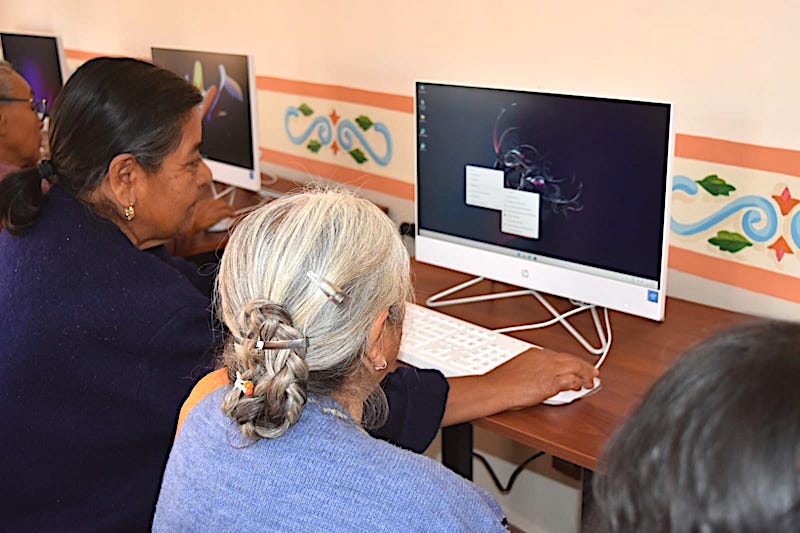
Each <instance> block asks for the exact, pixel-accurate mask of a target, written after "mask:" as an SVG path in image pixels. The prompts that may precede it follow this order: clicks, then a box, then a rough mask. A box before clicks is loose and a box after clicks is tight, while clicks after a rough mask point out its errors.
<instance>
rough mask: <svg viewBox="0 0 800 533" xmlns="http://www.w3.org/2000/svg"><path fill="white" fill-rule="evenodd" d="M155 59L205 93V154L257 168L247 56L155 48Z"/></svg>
mask: <svg viewBox="0 0 800 533" xmlns="http://www.w3.org/2000/svg"><path fill="white" fill-rule="evenodd" d="M152 53H153V63H155V64H156V65H159V66H161V67H164V68H166V69H169V70H171V71H173V72H175V73H177V74H179V75H180V76H183V77H184V78H186V79H187V80H189V81H190V82H192V83H193V84H194V85H195V86H196V87H197V88H198V89H199V90H200V92H201V93H202V94H203V145H202V148H201V151H202V153H203V157H206V158H208V159H211V160H213V161H219V162H222V163H228V164H231V165H235V166H238V167H244V168H250V169H252V168H253V165H254V161H253V133H252V126H251V120H250V105H251V98H252V96H251V95H250V92H249V75H250V73H249V72H248V66H247V56H245V55H235V54H219V53H212V52H196V51H189V50H170V49H165V48H153V49H152Z"/></svg>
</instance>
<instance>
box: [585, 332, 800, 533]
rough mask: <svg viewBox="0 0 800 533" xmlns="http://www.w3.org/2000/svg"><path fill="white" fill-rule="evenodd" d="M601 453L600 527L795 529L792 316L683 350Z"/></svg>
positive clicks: (799, 461) (799, 478)
mask: <svg viewBox="0 0 800 533" xmlns="http://www.w3.org/2000/svg"><path fill="white" fill-rule="evenodd" d="M605 463H606V470H605V472H604V473H602V474H599V475H597V476H596V477H595V481H594V494H595V496H596V502H597V509H596V511H597V513H596V514H597V516H596V519H597V524H596V527H597V529H599V530H602V531H611V532H615V533H616V532H638V531H641V532H648V533H658V532H762V531H769V532H771V533H776V532H778V533H780V532H794V531H798V530H800V324H794V323H783V322H764V323H758V324H751V325H747V326H744V327H739V328H736V329H733V330H730V331H727V332H724V333H721V334H719V335H717V336H716V337H713V338H712V339H709V340H707V341H705V342H703V343H702V344H700V345H698V346H696V347H694V348H693V349H691V350H690V351H689V352H688V353H686V355H684V356H683V357H682V358H681V359H680V360H679V361H678V362H677V363H676V364H675V366H674V367H673V368H672V369H670V370H669V371H668V372H667V373H666V374H665V375H664V376H663V377H662V378H661V379H660V380H659V381H658V382H657V383H656V385H655V386H654V387H653V388H652V389H651V391H650V392H649V393H648V395H647V397H646V398H645V400H644V402H643V403H642V404H641V406H640V407H639V408H638V409H637V410H636V412H635V413H634V414H633V416H632V417H631V418H630V419H629V420H628V421H627V423H626V424H625V425H624V426H623V427H622V428H621V429H620V430H619V431H618V432H617V433H616V434H615V436H614V437H613V438H612V439H611V441H610V442H609V444H608V445H607V447H606V451H605Z"/></svg>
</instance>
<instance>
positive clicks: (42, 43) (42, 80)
mask: <svg viewBox="0 0 800 533" xmlns="http://www.w3.org/2000/svg"><path fill="white" fill-rule="evenodd" d="M0 45H1V46H2V47H3V59H5V60H6V61H8V62H9V63H11V65H12V66H13V67H14V70H16V71H17V72H19V74H20V75H21V76H22V77H23V78H25V81H27V82H28V85H30V86H31V89H33V94H35V95H36V97H37V98H46V99H47V102H48V107H52V104H53V102H55V100H56V97H57V96H58V93H59V91H61V87H62V86H63V85H64V81H65V78H66V75H65V69H64V65H65V63H64V50H63V48H62V47H61V40H60V39H59V38H58V37H57V36H55V35H28V34H20V33H0Z"/></svg>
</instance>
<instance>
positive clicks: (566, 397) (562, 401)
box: [542, 378, 602, 405]
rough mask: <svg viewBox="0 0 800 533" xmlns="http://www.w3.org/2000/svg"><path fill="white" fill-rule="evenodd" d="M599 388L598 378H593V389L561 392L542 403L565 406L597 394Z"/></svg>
mask: <svg viewBox="0 0 800 533" xmlns="http://www.w3.org/2000/svg"><path fill="white" fill-rule="evenodd" d="M601 386H602V384H601V382H600V378H594V387H592V388H591V389H587V388H586V387H583V388H582V389H581V390H562V391H561V392H559V393H558V394H555V395H553V396H550V397H549V398H548V399H546V400H545V401H543V402H542V403H543V404H546V405H566V404H568V403H572V402H574V401H575V400H577V399H578V398H583V397H584V396H586V395H588V394H592V393H593V392H597V391H598V390H600V387H601Z"/></svg>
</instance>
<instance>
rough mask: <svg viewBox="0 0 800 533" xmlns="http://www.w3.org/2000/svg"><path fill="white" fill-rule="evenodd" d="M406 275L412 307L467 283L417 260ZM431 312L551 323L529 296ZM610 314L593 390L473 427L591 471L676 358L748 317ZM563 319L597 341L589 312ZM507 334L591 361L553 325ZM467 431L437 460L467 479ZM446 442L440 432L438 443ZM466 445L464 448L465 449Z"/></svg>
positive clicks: (673, 302) (673, 311)
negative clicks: (411, 284)
mask: <svg viewBox="0 0 800 533" xmlns="http://www.w3.org/2000/svg"><path fill="white" fill-rule="evenodd" d="M413 271H414V274H415V285H416V293H417V301H418V303H424V301H425V299H426V298H428V297H429V296H430V295H432V294H435V293H436V292H439V291H441V290H444V289H446V288H448V287H451V286H453V285H455V284H457V283H460V282H463V281H466V280H468V279H470V278H471V276H468V275H465V274H460V273H457V272H452V271H449V270H444V269H441V268H437V267H433V266H430V265H426V264H423V263H416V262H415V263H413ZM511 288H512V287H510V286H508V285H505V284H502V283H493V282H488V281H485V282H483V283H481V284H479V285H477V286H475V287H471V288H470V289H468V290H466V291H463V293H459V294H458V295H456V296H459V297H460V296H467V295H470V294H482V293H486V292H503V291H505V290H509V289H511ZM551 302H552V303H553V304H554V306H555V307H556V308H558V309H559V310H567V309H569V308H570V304H569V302H566V301H564V300H563V299H557V298H553V299H552V300H551ZM438 310H440V311H442V312H445V313H448V314H451V315H453V316H456V317H458V318H462V319H464V320H469V321H472V322H475V323H478V324H481V325H483V326H486V327H489V328H499V327H503V326H511V325H518V324H526V323H531V322H539V321H543V320H547V319H550V318H552V317H551V316H550V315H549V314H548V312H547V311H546V310H545V309H544V308H542V307H541V306H540V305H539V303H538V302H537V301H536V300H535V299H534V298H532V297H518V298H507V299H502V300H493V301H487V302H480V303H473V304H461V305H453V306H447V307H443V308H439V309H438ZM609 317H610V319H611V326H612V336H613V342H612V345H611V351H610V353H609V355H608V358H607V359H606V361H605V363H604V364H603V366H602V368H601V369H600V377H601V379H602V382H603V388H602V389H601V390H600V391H598V392H597V393H595V394H593V395H590V396H587V397H585V398H583V399H581V400H578V401H576V402H575V403H572V404H569V405H565V406H546V405H539V406H536V407H531V408H528V409H523V410H519V411H508V412H505V413H500V414H498V415H494V416H490V417H487V418H483V419H481V420H476V421H475V422H474V424H475V425H477V426H479V427H481V428H484V429H487V430H489V431H493V432H495V433H497V434H499V435H503V436H505V437H507V438H509V439H512V440H514V441H517V442H519V443H522V444H524V445H527V446H531V447H533V448H536V449H539V450H542V451H544V452H546V453H548V454H551V455H553V456H555V457H558V458H561V459H564V460H567V461H569V462H571V463H574V464H576V465H579V466H581V467H584V468H586V469H589V470H595V469H596V468H597V466H598V460H599V457H600V452H601V450H602V449H603V446H604V445H605V443H606V440H607V439H608V438H609V436H610V435H611V433H612V432H613V431H614V429H615V428H616V427H617V426H618V425H619V424H620V423H621V422H622V421H623V420H624V419H625V418H626V417H627V416H628V415H629V414H630V413H631V411H632V410H633V409H634V407H636V406H637V405H638V404H639V402H640V401H641V400H642V398H643V396H644V395H645V393H646V392H647V391H648V390H649V388H650V387H651V386H652V384H653V383H654V382H655V381H656V379H658V377H660V376H661V375H662V374H663V373H664V371H665V370H666V369H667V368H668V367H669V366H670V365H671V364H672V363H673V361H674V360H675V359H676V358H677V356H678V355H680V354H681V353H683V352H684V351H685V350H686V349H688V348H689V347H691V346H692V345H694V344H696V343H697V342H699V341H701V340H703V339H705V338H707V337H709V336H710V335H712V334H714V333H716V332H718V331H721V330H723V329H727V328H729V327H731V326H734V325H736V324H740V323H743V322H746V321H748V320H753V318H752V317H748V316H747V315H742V314H738V313H734V312H730V311H723V310H721V309H715V308H712V307H707V306H703V305H698V304H694V303H690V302H686V301H683V300H677V299H672V298H670V299H668V300H667V305H666V319H665V320H664V322H653V321H651V320H647V319H644V318H637V317H633V316H631V315H627V314H624V313H619V312H615V311H611V312H609ZM570 322H571V323H572V324H573V325H574V326H575V327H576V328H577V329H578V330H579V331H581V332H582V333H583V334H584V335H585V336H586V337H587V338H588V339H590V342H591V339H593V338H596V336H594V337H593V336H592V335H593V332H594V326H593V325H592V323H591V318H590V317H589V316H588V313H582V314H579V315H577V316H574V317H572V318H570ZM514 335H515V336H518V337H519V338H522V339H524V340H527V341H529V342H533V343H536V344H539V345H541V346H545V347H547V348H550V349H554V350H558V351H563V352H569V353H572V354H575V355H578V356H580V357H583V358H584V359H586V360H587V361H592V362H594V361H595V360H596V359H595V358H594V357H593V356H590V355H588V354H586V352H585V351H584V350H583V348H582V347H581V346H580V345H579V344H578V343H577V341H575V339H574V338H573V337H572V336H571V335H570V334H569V333H567V331H566V330H565V329H564V328H563V327H562V326H560V325H553V326H550V327H548V328H545V329H540V330H535V331H527V332H520V333H514ZM595 343H596V341H595ZM467 430H468V434H467V435H466V440H467V442H466V443H465V442H461V443H460V444H459V443H456V445H455V446H450V445H448V443H443V462H445V464H447V465H448V466H450V467H453V469H454V470H456V471H458V472H459V473H461V474H462V475H465V474H467V473H466V472H464V471H463V470H464V468H463V466H464V464H465V458H469V457H470V456H471V428H467ZM459 431H460V432H461V434H460V435H456V439H457V440H461V441H464V440H465V435H464V428H459ZM447 437H448V435H447V432H445V438H447ZM465 446H467V447H468V449H466V450H464V449H463V448H464V447H465ZM459 448H461V450H460V451H459ZM448 454H449V455H451V456H452V455H455V456H456V457H455V459H452V458H449V457H447V455H448ZM459 462H460V463H461V465H459ZM470 464H471V463H470ZM470 470H471V466H470ZM466 477H471V476H469V475H466Z"/></svg>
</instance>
